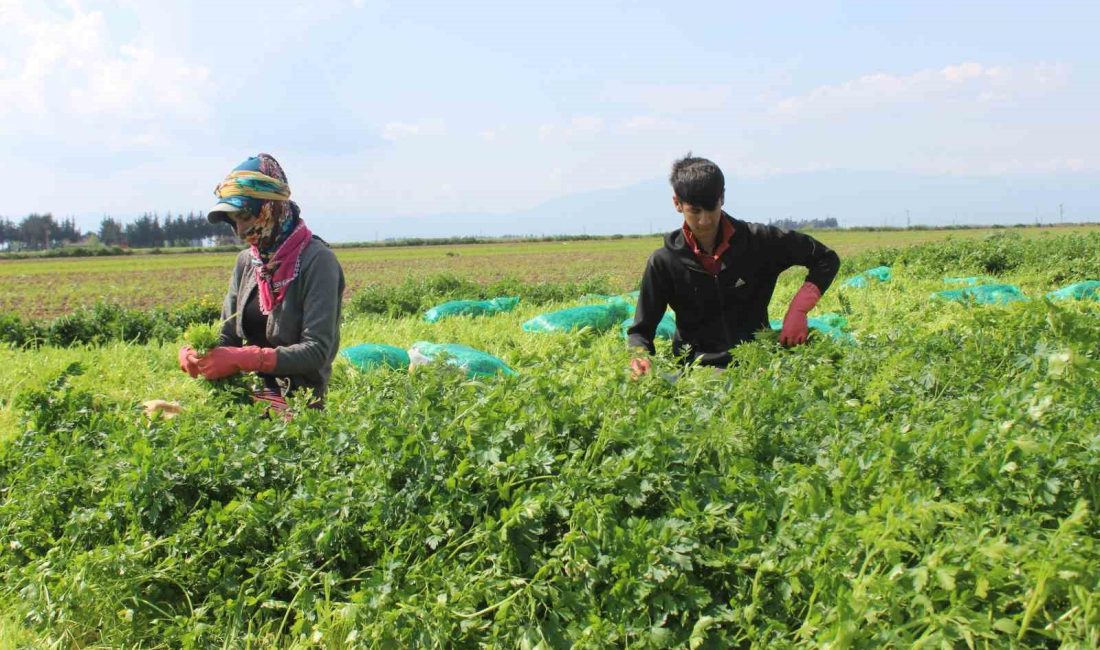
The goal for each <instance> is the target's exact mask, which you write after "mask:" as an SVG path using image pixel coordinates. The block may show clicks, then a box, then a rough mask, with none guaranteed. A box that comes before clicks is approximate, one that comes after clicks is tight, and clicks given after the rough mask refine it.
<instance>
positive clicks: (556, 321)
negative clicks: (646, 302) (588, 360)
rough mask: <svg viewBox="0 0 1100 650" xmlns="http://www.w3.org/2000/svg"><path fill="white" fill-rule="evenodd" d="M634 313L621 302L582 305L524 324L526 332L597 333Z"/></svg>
mask: <svg viewBox="0 0 1100 650" xmlns="http://www.w3.org/2000/svg"><path fill="white" fill-rule="evenodd" d="M631 313H633V308H632V307H631V306H630V305H628V304H626V303H624V302H621V301H612V302H609V303H607V304H604V305H581V306H580V307H570V308H568V309H562V310H561V311H554V312H550V313H548V314H539V315H538V316H535V317H534V318H532V319H531V320H529V321H527V322H526V323H524V324H523V329H524V331H526V332H572V331H575V330H579V329H583V328H589V329H592V330H595V331H597V332H602V331H604V330H608V329H611V328H612V327H615V325H617V324H619V323H620V322H622V320H623V319H624V318H626V317H628V316H630V315H631Z"/></svg>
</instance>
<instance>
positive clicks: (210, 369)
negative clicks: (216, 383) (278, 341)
mask: <svg viewBox="0 0 1100 650" xmlns="http://www.w3.org/2000/svg"><path fill="white" fill-rule="evenodd" d="M276 359H277V357H276V353H275V349H274V348H261V347H258V346H255V345H248V346H245V347H243V348H228V347H219V348H214V349H213V350H211V351H209V352H207V353H206V355H205V356H203V357H201V358H200V359H199V360H198V364H199V373H200V374H202V376H203V377H205V378H206V379H210V380H214V379H224V378H225V377H232V376H233V375H235V374H237V373H239V372H263V373H270V372H273V371H274V370H275V361H276Z"/></svg>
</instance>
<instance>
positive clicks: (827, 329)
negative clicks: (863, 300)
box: [769, 314, 856, 343]
mask: <svg viewBox="0 0 1100 650" xmlns="http://www.w3.org/2000/svg"><path fill="white" fill-rule="evenodd" d="M837 319H839V321H838V320H837ZM840 321H843V325H837V324H835V323H838V322H840ZM806 322H807V324H809V326H810V329H811V330H812V331H816V332H821V333H822V334H825V335H827V336H829V337H830V338H832V339H833V340H834V341H838V342H840V343H855V342H856V339H855V337H853V336H852V335H851V334H849V333H848V332H845V331H844V330H843V329H841V328H842V327H847V326H848V321H847V320H845V319H844V317H843V316H839V315H837V314H822V315H821V316H820V317H817V316H811V317H809V318H808V319H806ZM769 325H771V328H772V329H773V330H775V331H776V332H778V331H780V330H782V329H783V321H782V320H780V319H778V318H773V319H772V320H771V322H770V323H769Z"/></svg>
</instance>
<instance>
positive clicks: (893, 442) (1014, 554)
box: [0, 238, 1100, 648]
mask: <svg viewBox="0 0 1100 650" xmlns="http://www.w3.org/2000/svg"><path fill="white" fill-rule="evenodd" d="M1031 245H1032V244H1031V243H1029V242H1023V241H1015V240H1012V239H1011V238H1009V239H1008V240H1006V241H1003V242H999V243H995V246H994V245H993V244H990V246H994V252H996V251H997V250H1003V251H1004V252H1005V253H1006V254H1007V255H1008V257H1009V258H1010V259H1017V260H1023V261H1021V262H1020V264H1021V265H1022V266H1020V267H1018V268H1023V266H1027V265H1030V264H1031V262H1030V261H1027V260H1030V259H1031V256H1032V253H1031V252H1029V249H1028V247H1029V246H1031ZM1042 246H1043V248H1042V250H1043V251H1048V249H1047V248H1046V247H1047V243H1046V242H1044V243H1043V244H1042ZM1068 246H1069V247H1068V248H1067V250H1068V251H1071V253H1072V251H1073V250H1076V249H1075V248H1074V246H1076V244H1075V243H1073V242H1070V243H1069V244H1068ZM906 255H907V256H909V257H907V259H910V260H912V263H906V264H895V269H896V274H895V278H894V280H893V281H892V283H891V284H890V285H881V286H878V285H876V286H872V287H868V289H867V290H865V291H862V292H851V293H845V294H843V295H841V294H839V292H835V291H830V292H828V293H827V294H826V295H825V296H824V297H823V299H822V306H821V310H822V311H823V312H824V311H841V310H842V311H843V312H844V314H845V317H846V318H847V319H848V321H849V325H850V328H851V331H852V332H853V334H854V335H855V336H856V337H857V339H858V345H855V346H852V345H839V344H836V343H834V342H833V341H831V340H830V339H828V338H827V337H823V338H822V339H820V340H813V341H811V343H809V344H808V345H806V346H802V347H798V348H793V349H785V348H782V347H780V346H779V345H778V344H777V343H776V342H775V340H774V337H771V338H769V337H767V336H764V337H761V339H760V340H758V341H755V342H752V343H750V344H747V345H744V346H742V347H740V348H737V349H736V350H735V351H734V355H733V356H734V359H735V364H734V365H733V366H732V367H731V368H730V369H729V370H727V371H726V372H723V373H717V372H714V371H711V370H708V369H705V368H693V369H686V370H685V369H681V368H679V367H678V366H677V365H676V364H675V362H674V361H672V360H671V359H670V358H669V357H668V356H667V353H668V346H667V343H666V344H664V345H663V346H659V349H660V350H661V354H660V355H658V357H657V358H656V359H655V366H656V368H657V369H658V370H659V371H660V372H659V373H653V374H652V375H649V376H646V377H644V378H642V379H640V380H637V381H632V380H630V379H629V372H628V370H627V368H628V363H629V359H630V353H629V352H628V351H627V350H625V349H623V344H622V341H621V339H620V338H619V337H618V336H617V333H615V332H609V333H607V334H603V335H601V334H597V333H592V332H585V333H582V334H579V335H569V334H545V335H532V334H528V333H525V332H523V331H522V329H521V324H522V323H523V322H524V321H526V320H527V319H529V318H531V317H532V316H534V315H535V314H537V313H539V312H541V311H545V310H546V309H548V308H558V307H564V306H569V305H570V304H575V303H566V302H557V303H551V304H550V306H549V307H548V306H546V305H537V304H528V303H524V302H521V303H520V305H519V306H518V307H517V308H516V311H515V313H509V314H501V315H497V316H493V317H488V318H480V319H477V320H474V319H471V318H468V317H456V318H453V319H446V320H444V321H440V322H439V323H436V324H428V323H424V322H423V321H422V320H421V319H420V318H419V317H418V315H417V314H415V313H414V314H413V315H411V316H407V317H387V316H379V315H365V316H356V317H352V318H351V319H349V321H348V322H347V323H346V324H345V326H344V329H343V332H342V336H343V337H344V339H345V340H346V341H347V344H349V345H350V344H354V343H359V342H375V343H387V344H392V345H399V346H407V345H409V344H410V343H411V342H413V341H417V340H424V339H429V338H431V339H435V340H446V341H458V342H461V343H464V344H466V345H470V346H472V347H476V348H478V349H483V350H485V351H487V352H490V353H492V354H494V355H496V356H499V357H500V358H501V359H503V360H504V361H506V362H507V363H508V364H509V366H511V367H514V368H515V369H516V370H517V371H519V372H518V374H517V375H516V376H496V377H491V378H467V377H465V376H464V375H463V374H461V373H451V372H433V371H431V370H434V369H433V368H430V367H429V368H426V369H424V371H421V372H417V373H415V374H412V375H410V374H408V373H406V372H404V371H400V370H392V369H388V368H377V369H374V370H371V371H370V372H358V371H356V370H354V369H353V368H351V367H350V365H347V364H344V363H343V362H340V363H338V365H337V366H336V368H335V372H334V375H333V381H332V385H331V390H330V392H329V394H328V396H327V401H326V410H325V411H322V412H317V411H312V410H309V409H299V410H300V411H301V412H300V413H299V414H298V415H297V416H296V417H295V418H294V419H293V420H292V421H290V422H286V421H284V420H282V419H281V418H267V417H265V416H264V412H263V410H262V409H261V408H259V407H257V406H252V405H240V406H238V405H233V404H231V403H229V402H226V401H219V400H217V399H211V398H210V397H206V398H205V399H200V398H199V397H195V396H196V395H199V396H203V395H205V393H204V392H203V391H202V390H198V389H196V390H194V391H192V392H189V393H186V395H185V396H191V399H182V398H181V402H183V411H182V413H181V414H180V415H179V416H178V417H176V418H174V419H171V420H165V419H159V418H158V419H153V420H150V419H148V418H145V417H144V416H141V415H140V414H139V413H138V411H137V409H136V408H135V400H134V399H132V398H131V397H130V396H131V395H132V394H144V392H148V391H155V392H156V393H157V395H158V396H162V397H174V396H175V395H174V393H173V392H172V391H173V390H174V387H176V386H178V385H179V382H190V381H191V380H190V379H189V378H187V377H186V376H182V377H181V376H180V375H181V373H178V371H177V370H176V369H175V368H174V359H173V354H174V353H173V351H172V350H169V349H167V347H160V348H158V347H155V346H146V347H135V348H132V349H133V350H135V353H134V354H133V355H131V356H128V357H127V359H128V360H129V361H128V362H129V363H131V364H133V365H135V366H138V368H137V370H140V369H141V368H140V364H141V363H143V361H142V357H143V356H148V357H151V359H150V360H149V361H148V363H149V364H150V367H151V368H155V369H166V370H165V372H167V371H171V373H172V375H171V377H168V376H165V377H164V378H158V376H157V375H156V374H155V373H153V372H150V371H147V372H139V373H137V377H138V379H135V380H134V383H135V384H136V387H135V386H134V385H122V386H108V385H104V384H103V382H102V381H100V380H99V379H98V373H97V370H98V368H97V367H96V364H97V363H100V362H99V361H97V360H98V359H100V357H98V356H96V355H97V354H98V353H99V350H97V349H94V348H86V349H69V348H51V347H41V348H39V349H37V350H26V351H19V350H9V351H6V352H5V353H6V354H7V355H8V356H7V357H5V358H6V360H7V363H5V364H4V365H6V366H12V367H16V366H20V365H21V364H22V365H23V366H29V365H32V364H35V363H49V364H53V366H51V367H56V368H58V370H59V372H56V373H54V374H53V375H52V376H45V373H39V374H34V373H30V372H25V373H16V372H15V371H13V370H9V369H3V370H0V372H9V373H12V374H10V375H2V377H3V378H5V379H6V378H9V377H11V378H13V379H18V380H19V381H20V382H22V383H21V385H20V389H19V393H20V394H21V397H18V398H16V397H14V396H8V395H6V394H5V395H4V398H5V399H11V401H12V402H13V403H14V404H15V405H16V406H15V407H14V408H16V409H17V411H18V413H19V415H20V417H19V424H18V429H19V431H17V432H15V433H14V434H13V435H12V436H11V437H10V438H7V439H5V442H3V443H2V444H3V446H2V447H0V544H2V546H0V573H2V580H0V585H2V586H0V606H2V607H3V609H4V617H3V619H4V620H6V621H18V622H19V624H21V625H23V626H25V627H27V628H30V630H31V634H32V635H33V636H34V637H35V638H42V639H45V640H46V641H47V642H49V643H54V644H55V645H59V646H61V645H63V646H76V647H87V646H91V647H132V648H137V647H157V646H162V647H163V646H168V647H181V648H208V647H248V646H252V647H286V648H291V647H293V648H306V647H326V648H359V647H427V648H431V647H437V648H452V647H462V648H465V647H507V648H511V647H521V648H568V647H579V648H605V647H631V648H664V647H688V648H729V647H745V648H748V647H758V648H770V647H807V648H816V647H823V646H830V647H861V648H862V647H868V648H869V647H896V648H910V647H959V648H971V647H972V648H986V647H988V648H1002V647H1007V648H1012V647H1016V648H1045V647H1076V648H1088V647H1095V646H1096V645H1097V643H1098V642H1100V596H1098V595H1097V594H1100V588H1098V585H1100V545H1098V542H1097V540H1100V520H1098V519H1097V513H1098V512H1100V509H1098V508H1100V413H1098V411H1097V409H1096V404H1097V402H1098V396H1100V376H1098V374H1097V372H1096V362H1097V357H1096V350H1097V349H1100V341H1098V339H1097V331H1098V328H1097V327H1096V323H1097V322H1098V321H1097V318H1100V311H1098V310H1100V306H1098V305H1097V304H1095V303H1067V304H1063V303H1058V304H1049V303H1046V302H1045V301H1042V300H1031V301H1028V302H1024V303H1018V304H1013V305H1006V306H988V307H980V306H964V305H954V304H949V305H945V304H931V303H929V302H927V301H926V297H927V296H928V295H929V294H930V293H931V292H932V291H933V290H934V289H935V288H937V287H940V286H942V276H943V275H944V273H943V272H942V269H941V268H939V267H940V265H941V264H943V263H945V262H944V260H942V259H940V258H939V257H938V256H937V254H936V253H935V252H934V251H924V252H910V253H906ZM983 259H985V258H983ZM990 259H992V258H990ZM892 261H896V260H892ZM1074 263H1075V262H1074V260H1073V259H1071V258H1070V257H1067V258H1065V259H1055V260H1053V262H1052V263H1051V264H1050V266H1051V267H1052V268H1053V267H1054V266H1061V267H1064V268H1070V267H1072V266H1073V265H1074ZM968 264H969V262H968ZM977 264H979V262H975V265H977ZM903 269H904V272H903ZM958 271H959V272H960V273H961V272H964V271H965V272H972V271H971V270H970V269H959V270H958ZM1003 273H1004V274H1005V275H1006V276H1007V277H1006V279H1007V280H1008V281H1011V282H1013V283H1018V284H1019V285H1020V286H1021V287H1025V288H1026V289H1028V290H1029V291H1031V292H1033V294H1034V293H1037V291H1038V289H1040V288H1041V287H1039V284H1040V281H1039V280H1036V279H1035V277H1034V276H1032V275H1030V271H1027V272H1019V271H1018V270H1006V271H1004V272H1003ZM1013 273H1016V275H1013ZM800 282H801V277H797V278H794V277H792V278H785V279H784V281H783V282H781V284H780V287H779V289H778V290H777V298H776V302H775V304H773V306H772V309H773V311H776V310H779V309H781V308H782V307H783V306H784V305H783V304H782V303H783V299H784V297H785V296H789V295H791V294H793V292H794V291H795V289H796V288H797V286H799V284H800ZM510 293H512V294H513V295H515V293H516V292H510ZM387 300H388V299H387ZM383 302H384V303H385V304H388V305H394V304H396V303H394V302H386V301H383ZM381 311H386V310H385V309H382V310H381ZM207 320H208V321H209V319H207ZM119 348H126V346H121V345H120V346H119ZM126 349H131V348H126ZM35 355H40V356H35ZM157 355H160V356H164V357H165V359H159V358H152V357H156V356H157ZM40 359H45V361H39V360H40ZM70 359H79V360H81V361H82V362H83V370H84V372H83V373H82V374H81V373H80V368H79V367H70V368H66V363H67V361H68V360H70ZM661 373H663V374H664V376H662V374H661ZM675 373H679V374H678V375H675ZM28 377H29V378H28ZM125 382H126V380H125V378H123V379H121V380H120V383H122V384H125ZM13 383H14V382H13ZM150 385H152V386H151V387H150Z"/></svg>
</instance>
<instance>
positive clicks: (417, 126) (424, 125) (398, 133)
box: [382, 119, 447, 142]
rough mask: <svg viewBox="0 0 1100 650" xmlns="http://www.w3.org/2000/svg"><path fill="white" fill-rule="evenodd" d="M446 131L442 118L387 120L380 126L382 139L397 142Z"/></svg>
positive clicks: (440, 133) (441, 133)
mask: <svg viewBox="0 0 1100 650" xmlns="http://www.w3.org/2000/svg"><path fill="white" fill-rule="evenodd" d="M446 132H447V128H446V126H445V125H444V124H443V120H439V119H434V120H422V121H420V122H389V123H387V124H386V126H384V127H382V139H383V140H389V141H390V142H397V141H398V140H404V139H406V138H414V137H419V136H426V135H443V134H444V133H446Z"/></svg>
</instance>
